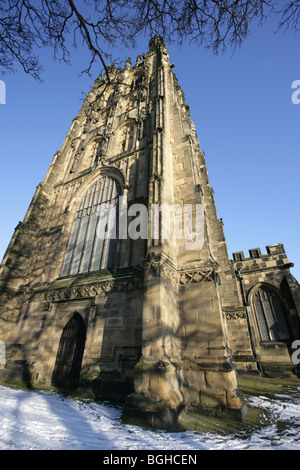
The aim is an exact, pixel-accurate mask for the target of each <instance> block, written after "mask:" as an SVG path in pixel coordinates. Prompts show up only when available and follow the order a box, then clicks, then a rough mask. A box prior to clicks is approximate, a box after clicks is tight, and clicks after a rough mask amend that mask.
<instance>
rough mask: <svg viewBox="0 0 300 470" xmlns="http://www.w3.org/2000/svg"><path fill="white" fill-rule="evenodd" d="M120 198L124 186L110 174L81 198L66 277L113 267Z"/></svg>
mask: <svg viewBox="0 0 300 470" xmlns="http://www.w3.org/2000/svg"><path fill="white" fill-rule="evenodd" d="M120 194H121V187H120V183H119V182H118V181H117V180H116V179H115V178H114V177H112V176H110V175H109V174H104V175H102V177H101V178H99V179H97V180H96V181H95V182H94V183H93V184H92V185H91V186H90V187H89V188H88V189H87V190H86V192H85V193H84V195H83V196H82V197H81V200H80V203H79V205H78V206H77V210H76V214H75V218H74V220H73V225H72V230H71V234H70V238H69V243H68V247H67V253H66V256H65V261H64V265H63V270H62V276H68V275H74V274H81V273H88V272H94V271H99V270H100V269H109V268H112V267H113V262H114V251H115V246H116V239H117V232H118V227H117V222H118V217H117V214H118V203H119V196H120Z"/></svg>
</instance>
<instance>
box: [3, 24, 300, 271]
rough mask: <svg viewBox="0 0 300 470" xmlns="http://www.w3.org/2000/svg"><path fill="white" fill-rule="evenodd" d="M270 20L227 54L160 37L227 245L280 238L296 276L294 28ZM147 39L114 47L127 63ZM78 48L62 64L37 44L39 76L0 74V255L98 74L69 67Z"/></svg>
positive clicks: (299, 264)
mask: <svg viewBox="0 0 300 470" xmlns="http://www.w3.org/2000/svg"><path fill="white" fill-rule="evenodd" d="M274 28H275V24H274V22H272V20H270V21H269V22H267V23H266V25H264V26H263V27H262V28H261V27H255V28H253V29H252V35H251V36H250V37H249V38H248V40H247V41H246V42H245V43H244V44H243V46H242V47H241V48H239V49H237V50H236V51H235V52H234V54H233V53H232V51H231V50H228V51H227V53H226V54H224V55H219V56H215V55H213V53H212V52H209V51H206V50H204V48H199V47H198V46H190V45H188V44H186V45H184V46H182V47H179V46H175V45H168V44H167V46H168V50H169V55H170V61H171V62H173V63H174V64H175V68H174V69H173V71H174V72H175V74H176V76H177V78H178V80H179V84H180V85H181V87H182V89H183V91H184V93H185V97H186V102H187V104H188V105H190V110H191V116H192V119H193V121H194V123H195V126H196V130H197V133H198V136H199V140H200V145H201V149H202V150H204V151H205V154H206V159H207V166H208V171H209V178H210V184H211V186H212V187H213V189H214V192H215V199H216V204H217V211H218V216H219V217H220V218H222V219H223V222H224V230H225V235H226V239H227V245H228V252H229V255H230V256H231V253H232V252H234V251H244V254H245V255H246V256H248V250H249V249H250V248H256V247H260V248H261V250H262V253H265V252H266V250H265V246H266V245H271V244H274V243H283V244H284V246H285V249H286V252H287V254H288V257H289V259H290V261H291V262H294V263H295V267H294V268H293V269H292V270H291V272H292V273H293V274H294V276H295V277H296V278H297V279H298V280H300V250H299V232H300V222H299V207H300V198H299V195H300V189H299V177H300V158H299V157H300V146H299V136H300V132H299V131H300V126H299V124H300V104H299V105H295V104H293V103H292V100H291V96H292V93H293V91H294V90H292V88H291V86H292V83H293V81H295V80H300V68H299V46H300V41H299V39H300V36H299V35H298V36H297V35H295V34H294V33H290V32H288V33H286V34H284V35H283V34H281V33H279V34H274ZM148 40H149V38H142V39H141V40H140V41H139V45H138V47H137V48H136V49H135V50H133V51H131V50H125V51H122V50H119V51H116V54H115V55H116V56H117V57H123V58H127V57H128V56H130V57H131V58H132V62H133V63H135V60H136V57H137V55H138V54H142V53H143V52H147V50H148ZM87 54H88V53H87V51H85V50H81V51H79V52H78V53H77V52H74V55H73V56H72V58H71V60H72V65H71V66H67V65H65V64H61V63H59V62H54V61H53V60H52V56H51V51H47V50H41V51H40V58H41V62H42V63H43V64H44V67H45V72H44V73H43V74H42V78H43V80H44V81H43V82H42V83H39V82H36V81H35V80H34V79H32V78H30V77H29V76H26V75H25V74H24V73H23V72H22V71H21V70H18V71H17V72H16V73H14V74H10V75H6V76H0V78H1V79H2V80H4V81H5V84H6V104H5V105H2V104H1V105H0V125H1V127H0V258H1V259H2V257H3V255H4V252H5V250H6V248H7V245H8V243H9V241H10V238H11V236H12V234H13V231H14V228H15V226H16V225H17V224H18V222H19V221H21V220H23V218H24V216H25V213H26V210H27V208H28V205H29V203H30V201H31V198H32V196H33V194H34V191H35V187H36V186H37V185H38V183H39V182H41V181H42V180H43V179H44V176H45V174H46V171H47V169H48V167H49V165H50V163H51V160H52V157H53V155H54V153H55V152H56V150H58V149H59V148H60V147H61V145H62V143H63V140H64V138H65V136H66V134H67V132H68V129H69V127H70V125H71V122H72V119H73V118H74V117H76V115H77V114H78V111H79V109H80V107H81V104H82V100H83V97H84V95H85V94H86V93H87V92H88V91H89V90H90V88H91V86H92V85H93V83H94V80H95V79H96V78H97V76H98V70H97V69H96V67H94V69H93V75H92V77H91V78H90V77H88V76H83V77H81V78H79V77H78V74H79V72H80V71H81V70H82V69H84V68H85V67H86V66H87V63H88V57H87ZM99 70H100V69H99Z"/></svg>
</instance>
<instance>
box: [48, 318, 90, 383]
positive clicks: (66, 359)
mask: <svg viewBox="0 0 300 470" xmlns="http://www.w3.org/2000/svg"><path fill="white" fill-rule="evenodd" d="M85 338H86V330H85V325H84V321H83V319H82V317H81V316H80V315H79V314H78V313H75V314H74V315H73V316H72V318H71V319H70V320H69V321H68V323H67V324H66V326H65V327H64V329H63V332H62V335H61V338H60V342H59V347H58V351H57V356H56V362H55V366H54V370H53V375H52V385H54V386H55V387H63V388H76V387H77V386H78V382H79V377H80V369H81V362H82V356H83V351H84V346H85Z"/></svg>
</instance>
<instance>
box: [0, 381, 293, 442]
mask: <svg viewBox="0 0 300 470" xmlns="http://www.w3.org/2000/svg"><path fill="white" fill-rule="evenodd" d="M249 404H250V405H252V406H256V407H259V408H261V409H262V410H265V411H266V412H268V423H267V425H265V426H262V427H261V428H253V431H252V432H251V434H249V431H248V432H247V433H246V432H245V433H244V434H243V432H241V433H239V434H236V435H229V436H228V435H227V436H225V435H222V434H218V433H196V432H191V431H185V432H178V433H174V432H165V431H154V430H148V429H143V428H141V427H138V426H133V425H127V424H123V423H122V420H121V416H122V410H121V409H120V408H115V407H112V406H110V405H109V404H106V403H95V402H90V401H88V400H71V399H67V398H64V397H63V396H61V395H57V394H54V393H51V392H43V391H26V390H17V389H12V388H9V387H4V386H0V423H1V426H0V450H11V449H16V450H29V449H32V450H111V451H114V450H186V451H191V450H243V449H247V450H264V449H270V448H272V449H288V450H300V437H299V430H300V394H299V396H298V397H296V398H295V397H294V398H293V397H291V396H289V395H277V397H276V399H273V400H269V399H268V398H266V397H262V396H261V397H252V398H251V400H250V401H249Z"/></svg>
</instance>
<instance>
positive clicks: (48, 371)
mask: <svg viewBox="0 0 300 470" xmlns="http://www.w3.org/2000/svg"><path fill="white" fill-rule="evenodd" d="M0 276H1V277H0V289H1V317H0V333H1V340H2V341H4V343H5V345H6V349H7V358H8V359H7V364H6V366H5V367H4V368H2V370H1V371H0V379H1V380H2V381H3V380H5V381H7V382H9V381H13V380H18V379H20V380H21V379H23V380H24V377H25V378H26V379H27V380H30V383H31V384H32V385H33V386H35V387H55V388H58V389H59V388H72V387H75V388H76V387H89V388H91V389H92V390H94V391H95V393H101V391H106V390H112V391H113V390H118V391H120V390H123V391H124V393H127V394H128V398H127V401H126V407H125V411H126V415H127V417H129V419H130V417H132V419H136V420H140V421H141V422H144V423H152V424H157V425H159V426H167V425H168V424H172V423H173V422H175V421H176V419H177V416H178V413H180V410H182V409H183V408H185V409H186V410H187V411H188V410H198V411H199V412H200V413H205V414H209V415H214V416H219V417H230V418H234V419H239V420H242V419H243V416H244V414H245V404H244V400H243V396H242V394H241V393H240V392H239V391H238V390H237V383H236V375H235V366H234V365H233V363H232V360H231V355H230V349H229V344H228V332H227V326H226V321H225V313H224V311H225V312H226V308H227V309H228V308H229V307H231V306H232V305H234V306H238V305H240V303H241V294H240V292H239V291H238V288H237V283H236V280H235V274H234V271H233V267H232V263H231V262H230V261H229V258H228V253H227V248H226V242H225V238H224V233H223V227H222V223H221V221H220V220H219V219H218V217H217V213H216V208H215V203H214V196H213V192H212V189H211V187H210V185H209V180H208V173H207V168H206V163H205V155H204V153H203V152H202V151H201V150H200V146H199V142H198V138H197V134H196V131H195V128H194V125H193V123H192V121H191V118H190V113H189V107H188V106H187V105H186V103H185V99H184V94H183V92H182V90H181V88H180V86H179V85H178V83H177V80H176V77H175V75H174V73H173V71H172V65H170V63H169V57H168V52H167V49H166V46H165V44H164V42H163V40H162V39H161V38H159V37H155V38H153V39H152V40H151V41H150V43H149V51H148V53H147V54H145V55H143V57H138V59H137V61H136V64H135V65H134V66H132V64H131V62H130V60H128V61H127V63H126V66H125V68H124V69H123V70H121V69H120V68H117V67H111V68H110V69H109V75H108V76H107V75H104V76H103V77H101V76H100V77H99V78H98V79H97V80H96V81H95V84H94V86H93V88H92V90H91V92H90V93H89V94H88V95H87V97H86V99H85V101H84V103H83V105H82V108H81V110H80V111H79V114H78V116H77V117H76V118H75V119H74V120H73V122H72V125H71V127H70V130H69V132H68V134H67V136H66V139H65V141H64V143H63V145H62V147H61V149H60V150H59V151H58V152H57V153H56V154H55V155H54V158H53V161H52V163H51V165H50V168H49V170H48V172H47V174H46V176H45V179H44V181H43V182H42V183H40V184H39V186H38V187H37V189H36V192H35V195H34V197H33V199H32V202H31V204H30V207H29V209H28V211H27V214H26V216H25V218H24V220H23V222H22V223H20V224H19V225H18V227H17V228H16V230H15V233H14V235H13V237H12V240H11V243H10V245H9V247H8V249H7V252H6V254H5V256H4V259H3V262H2V264H1V272H0ZM247 341H248V339H247Z"/></svg>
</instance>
